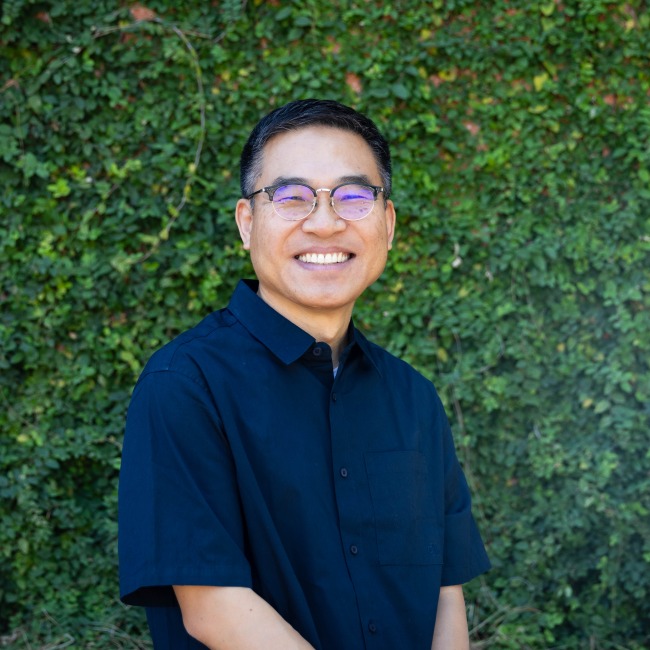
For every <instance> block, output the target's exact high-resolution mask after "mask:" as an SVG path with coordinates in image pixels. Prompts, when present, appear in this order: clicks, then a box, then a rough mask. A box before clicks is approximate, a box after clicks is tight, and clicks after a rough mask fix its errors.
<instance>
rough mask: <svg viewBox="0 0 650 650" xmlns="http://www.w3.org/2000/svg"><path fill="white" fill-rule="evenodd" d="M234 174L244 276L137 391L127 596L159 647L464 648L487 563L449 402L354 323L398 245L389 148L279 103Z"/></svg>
mask: <svg viewBox="0 0 650 650" xmlns="http://www.w3.org/2000/svg"><path fill="white" fill-rule="evenodd" d="M241 185H242V196H243V197H244V198H242V199H240V200H239V201H238V203H237V207H236V221H237V225H238V227H239V233H240V235H241V239H242V242H243V245H244V248H245V249H246V250H249V251H250V255H251V260H252V263H253V267H254V269H255V273H256V275H257V282H251V281H247V282H241V283H240V284H239V286H238V287H237V289H236V291H235V293H234V295H233V297H232V299H231V302H230V304H229V305H228V307H227V308H226V309H223V310H221V311H218V312H215V313H213V314H212V315H210V316H208V317H207V318H206V319H205V320H203V321H202V322H201V323H200V324H199V325H198V326H197V327H195V328H193V329H191V330H190V331H188V332H186V333H184V334H183V335H181V336H179V337H178V338H177V339H175V340H174V341H172V342H171V343H170V344H168V345H166V346H165V347H163V348H162V349H161V350H159V351H158V352H157V353H156V354H155V355H154V356H153V357H152V359H151V360H150V361H149V363H148V364H147V366H146V368H145V370H144V372H143V373H142V376H141V377H140V379H139V380H138V383H137V385H136V388H135V390H134V393H133V398H132V402H131V406H130V408H129V415H128V418H127V430H126V436H125V443H124V456H123V464H122V473H121V478H120V562H121V566H120V577H121V593H122V598H123V600H124V602H126V603H129V604H135V605H144V606H147V616H148V620H149V626H150V629H151V632H152V637H153V639H154V644H155V647H156V648H157V649H159V648H165V649H167V648H168V649H170V650H171V649H173V650H179V649H183V648H204V647H208V648H213V649H218V650H231V649H238V650H240V649H246V650H248V649H259V648H262V649H264V650H287V649H293V648H295V649H304V648H316V649H319V650H362V649H364V648H368V649H371V648H377V649H378V650H389V649H390V650H396V649H402V648H403V649H405V650H418V649H422V650H425V649H426V650H429V649H430V648H433V649H434V650H441V649H444V650H461V649H467V648H468V647H469V642H468V632H467V622H466V615H465V604H464V599H463V592H462V587H461V584H462V583H463V582H466V581H467V580H470V579H471V578H473V577H474V576H476V575H478V574H479V573H481V572H483V571H485V570H487V569H488V568H489V562H488V559H487V556H486V554H485V550H484V548H483V544H482V542H481V539H480V536H479V534H478V531H477V529H476V525H475V523H474V520H473V518H472V514H471V508H470V497H469V493H468V489H467V484H466V482H465V478H464V476H463V474H462V471H461V469H460V466H459V464H458V461H457V459H456V455H455V451H454V447H453V442H452V438H451V434H450V431H449V425H448V422H447V419H446V417H445V414H444V412H443V409H442V406H441V403H440V400H439V399H438V396H437V394H436V392H435V389H434V388H433V386H432V385H431V384H430V382H428V381H427V380H426V379H424V378H423V377H422V376H421V375H419V374H418V373H417V372H416V371H415V370H413V369H412V368H411V367H410V366H408V365H407V364H406V363H404V362H402V361H400V360H398V359H396V358H394V357H392V356H391V355H389V354H388V353H387V352H385V351H384V350H382V349H381V348H379V347H377V346H375V345H373V344H372V343H369V342H368V341H367V340H366V339H365V338H364V336H363V335H362V334H361V333H360V332H359V331H358V330H356V329H355V328H354V326H353V325H352V321H351V316H352V309H353V306H354V303H355V301H356V299H357V298H358V297H359V295H360V294H361V293H362V292H363V291H364V289H366V287H368V286H369V285H370V284H372V283H373V282H374V281H375V280H376V279H377V278H378V277H379V275H380V274H381V273H382V271H383V269H384V266H385V263H386V257H387V253H388V250H389V249H390V248H391V245H392V241H393V235H394V229H395V208H394V206H393V203H392V201H391V200H390V199H389V196H390V187H391V163H390V153H389V149H388V145H387V143H386V141H385V140H384V138H383V137H382V136H381V134H380V133H379V131H378V130H377V128H376V126H375V125H374V124H373V123H372V122H371V121H370V120H369V119H368V118H367V117H365V116H363V115H361V114H359V113H357V112H356V111H354V110H352V109H350V108H348V107H345V106H343V105H341V104H338V103H336V102H332V101H319V100H304V101H298V102H292V103H290V104H287V105H286V106H283V107H281V108H279V109H277V110H275V111H273V112H272V113H271V114H269V115H267V116H266V117H265V118H263V119H262V120H261V122H260V123H259V124H258V125H257V126H256V127H255V129H254V130H253V132H252V133H251V135H250V137H249V140H248V142H247V143H246V146H245V147H244V151H243V154H242V158H241ZM434 626H435V629H434Z"/></svg>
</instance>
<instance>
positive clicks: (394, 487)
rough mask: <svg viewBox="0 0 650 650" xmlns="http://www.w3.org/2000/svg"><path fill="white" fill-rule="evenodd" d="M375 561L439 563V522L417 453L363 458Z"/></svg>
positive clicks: (382, 453) (429, 483) (423, 464)
mask: <svg viewBox="0 0 650 650" xmlns="http://www.w3.org/2000/svg"><path fill="white" fill-rule="evenodd" d="M364 458H365V462H366V472H367V475H368V484H369V486H370V494H371V497H372V507H373V512H374V520H375V528H376V533H377V548H378V552H379V563H380V564H384V565H406V564H411V565H431V564H442V524H441V518H440V517H436V503H437V502H438V499H436V498H435V495H433V494H432V493H431V492H432V481H431V477H430V476H429V474H428V470H427V464H426V460H425V458H424V456H423V455H422V454H421V453H420V452H419V451H379V452H366V453H365V454H364Z"/></svg>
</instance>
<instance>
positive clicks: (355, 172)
mask: <svg viewBox="0 0 650 650" xmlns="http://www.w3.org/2000/svg"><path fill="white" fill-rule="evenodd" d="M359 176H361V177H366V178H367V179H368V183H370V184H372V185H381V177H380V175H379V169H378V167H377V163H376V162H375V158H374V156H373V154H372V151H371V149H370V147H369V146H368V144H367V143H366V142H365V140H363V138H361V137H360V136H358V135H356V134H354V133H351V132H349V131H344V130H341V129H336V128H330V127H321V126H315V127H306V128H303V129H299V130H294V131H289V132H287V133H283V134H281V135H278V136H275V137H274V138H272V139H271V140H270V141H269V142H268V143H267V144H266V146H265V148H264V151H263V159H262V174H261V177H260V178H259V179H258V182H257V183H256V186H255V189H256V190H257V189H259V188H261V187H268V186H269V185H273V184H275V183H276V182H278V179H293V180H294V182H297V181H298V179H300V181H299V182H303V183H305V184H307V185H311V187H313V188H316V189H318V188H330V189H332V188H334V187H336V186H337V185H339V184H341V183H343V182H346V180H347V177H359ZM254 206H255V207H254V210H251V207H250V202H249V201H247V200H245V199H241V200H240V201H239V202H238V204H237V225H238V226H239V231H240V234H241V238H242V241H243V243H244V248H246V249H248V250H250V254H251V260H252V263H253V268H254V269H255V273H256V275H257V277H258V279H259V283H260V288H259V294H260V296H261V297H262V299H263V300H264V301H265V302H267V303H268V304H269V305H271V306H272V307H273V308H274V309H275V310H276V311H278V312H280V313H281V314H283V315H284V316H285V317H287V318H289V320H292V321H293V322H296V323H298V324H300V323H304V322H306V321H308V320H309V318H310V315H314V314H315V313H324V312H328V313H331V314H335V313H338V314H339V315H340V316H342V317H344V318H349V317H350V314H351V312H352V307H353V306H354V302H355V300H356V299H357V298H358V297H359V295H360V294H361V293H362V292H363V290H364V289H365V288H366V287H368V286H369V285H370V284H372V283H373V282H374V281H375V280H376V279H377V278H378V277H379V275H380V274H381V272H382V271H383V269H384V266H385V264H386V256H387V253H388V250H389V249H390V248H391V242H392V239H393V231H394V226H395V210H394V208H393V204H392V202H391V201H388V205H387V206H384V201H383V196H382V195H381V193H380V194H379V195H378V198H377V201H376V202H375V205H374V208H373V209H372V211H371V212H370V214H369V215H368V216H367V217H365V218H363V219H361V220H359V221H344V220H343V219H341V218H340V217H339V216H338V215H337V214H336V213H335V212H334V210H333V209H332V207H331V205H330V203H329V193H328V192H319V193H318V205H317V206H316V208H315V209H314V211H313V212H312V213H311V214H310V215H309V216H308V217H307V218H306V219H303V220H302V221H286V220H284V219H282V218H281V217H280V216H278V215H277V214H276V213H275V211H274V210H273V205H272V203H271V202H270V201H269V199H268V195H267V194H265V193H261V194H258V195H257V196H256V197H255V201H254ZM319 253H322V254H324V255H325V254H328V253H329V254H333V255H334V256H335V259H337V260H343V261H336V262H333V263H332V262H331V261H330V263H326V264H323V263H320V264H319V263H317V262H316V261H315V258H313V257H312V255H313V254H319ZM329 259H330V260H331V258H329Z"/></svg>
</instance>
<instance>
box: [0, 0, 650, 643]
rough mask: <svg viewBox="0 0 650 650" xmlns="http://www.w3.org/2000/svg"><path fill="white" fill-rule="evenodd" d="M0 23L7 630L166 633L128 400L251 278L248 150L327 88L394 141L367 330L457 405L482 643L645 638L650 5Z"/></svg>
mask: <svg viewBox="0 0 650 650" xmlns="http://www.w3.org/2000/svg"><path fill="white" fill-rule="evenodd" d="M0 11H1V17H0V116H1V120H0V161H1V162H0V215H1V216H0V283H1V285H0V304H1V306H2V308H1V310H0V369H1V375H0V400H1V403H2V407H1V408H0V424H1V427H2V434H1V438H0V445H1V446H0V459H1V460H0V463H1V470H2V471H0V495H1V496H2V501H1V503H2V505H1V506H0V507H1V509H2V510H1V511H0V513H1V516H2V523H3V525H2V529H1V531H0V621H1V622H2V625H3V629H0V633H1V634H4V635H5V637H3V639H2V644H3V645H4V646H6V647H15V648H23V647H35V645H37V644H42V645H44V644H46V643H55V644H56V643H58V644H63V643H66V642H68V641H69V639H70V638H72V639H73V641H74V642H76V643H77V644H78V645H81V644H83V645H84V646H85V647H97V648H103V647H109V646H110V647H125V648H126V647H146V642H145V641H143V640H142V639H143V638H144V637H143V635H142V630H143V626H144V623H143V617H142V613H141V612H139V611H137V610H127V609H125V608H124V607H122V606H121V605H120V604H119V603H118V599H117V578H116V523H115V508H116V484H117V477H118V468H119V455H120V447H121V435H122V427H123V422H124V415H125V409H126V406H127V403H128V398H129V394H130V390H131V388H132V386H133V383H134V381H135V379H136V377H137V375H138V373H139V371H140V369H141V368H142V365H143V363H144V362H145V360H146V359H147V358H148V356H149V355H150V353H151V352H152V351H153V350H154V349H155V348H156V347H158V346H160V345H161V344H163V343H164V342H165V341H167V340H168V339H169V338H171V337H172V336H174V335H175V334H176V333H178V332H180V331H182V330H183V329H185V328H187V327H189V326H191V325H192V324H193V323H195V322H196V321H198V320H199V319H200V318H201V317H202V315H204V314H206V313H208V312H209V311H211V310H212V309H215V308H217V307H220V306H222V305H224V304H225V303H226V301H227V300H228V297H229V295H230V293H231V291H232V289H233V288H234V285H235V284H236V282H237V280H238V279H239V278H240V277H242V276H249V275H250V273H251V269H250V265H249V262H248V259H247V256H246V255H245V254H244V252H243V251H242V250H241V248H240V246H239V245H238V243H237V237H236V229H235V227H234V223H233V216H232V215H233V206H234V203H235V201H236V199H237V198H238V196H239V190H238V177H237V164H238V154H239V151H240V149H241V146H242V144H243V142H244V140H245V138H246V136H247V133H248V131H249V130H250V128H251V127H252V126H253V125H254V123H255V122H256V121H257V120H258V119H259V117H260V116H261V115H263V114H264V113H266V112H268V111H269V110H270V109H271V108H273V107H274V106H278V105H281V104H282V103H284V102H286V101H289V100H291V99H296V98H301V97H309V96H320V97H327V98H334V99H338V100H340V101H343V102H345V103H349V104H351V105H353V106H355V107H357V108H358V109H360V110H362V111H364V112H367V113H368V114H369V115H370V116H371V117H373V118H374V119H375V120H376V121H377V123H378V124H379V125H380V127H381V128H382V130H383V131H384V132H385V133H386V135H387V136H388V137H389V139H390V141H391V143H392V145H393V152H394V166H395V179H394V187H395V189H394V196H393V198H394V200H395V202H396V205H397V210H398V216H399V232H398V241H397V243H396V246H395V249H394V250H393V252H392V256H391V259H390V261H389V267H388V269H387V271H386V273H385V274H384V276H383V277H382V279H381V280H380V281H378V282H377V283H376V285H374V286H373V287H372V288H371V289H370V290H369V291H368V292H367V295H366V297H365V300H363V302H361V303H360V304H359V305H358V308H357V311H356V316H355V318H356V321H357V323H358V324H359V325H360V326H361V327H363V328H364V329H365V330H367V331H368V333H369V335H370V336H371V338H373V339H374V340H376V341H377V342H379V343H381V344H384V345H386V346H388V347H389V348H390V349H391V350H392V351H394V352H395V353H397V354H399V355H400V356H402V357H404V358H405V359H407V360H409V361H410V362H412V363H413V364H414V365H416V366H417V367H418V368H420V369H421V370H422V371H423V372H424V373H425V374H426V375H428V376H430V377H431V378H432V379H433V380H434V381H435V383H436V384H437V386H438V389H439V390H440V392H441V394H442V396H443V398H444V400H445V403H446V406H447V408H448V412H449V414H450V417H451V419H452V422H453V424H454V428H455V434H456V440H457V444H458V447H459V452H460V455H461V457H462V459H463V463H464V466H465V468H466V471H467V474H468V477H469V479H470V482H471V484H472V488H473V492H474V495H475V507H476V511H477V516H478V518H479V523H480V526H481V529H482V532H483V534H484V537H485V539H486V541H487V543H488V545H489V551H490V555H491V558H492V561H493V564H494V569H493V571H492V572H491V573H490V574H488V575H487V576H486V577H484V578H481V579H480V580H477V581H475V582H474V583H473V584H472V585H470V587H469V589H468V592H467V600H468V606H469V612H470V623H471V626H472V628H473V633H472V637H473V640H474V642H475V644H476V648H483V647H485V648H503V649H513V650H514V649H515V648H516V649H519V648H534V649H538V648H563V649H570V648H590V649H591V648H594V649H596V648H597V649H600V650H609V649H612V650H613V649H615V648H616V649H620V648H628V649H630V650H640V649H641V648H644V647H647V646H648V644H650V627H649V624H648V621H650V606H649V605H648V603H649V602H650V524H649V522H650V454H649V452H648V445H647V431H648V419H649V415H650V406H649V405H650V372H649V370H650V369H649V368H648V365H649V363H648V354H649V350H650V303H649V299H648V298H649V294H650V234H649V233H650V104H649V101H648V97H649V96H650V65H649V61H648V58H649V57H648V46H647V43H648V41H649V38H650V33H649V32H650V13H649V12H648V9H647V6H646V3H644V2H642V1H641V0H630V1H628V2H604V1H601V0H567V1H566V2H564V3H558V2H553V1H549V2H546V1H543V2H533V3H530V2H522V1H521V0H511V1H509V2H508V1H506V0H496V1H495V2H492V3H481V2H475V1H470V0H450V1H447V2H442V0H434V1H432V2H427V3H421V2H414V1H411V0H396V1H395V2H394V3H390V4H387V3H382V2H374V1H363V2H361V1H358V2H357V1H352V2H339V1H336V0H332V1H330V2H320V1H319V2H317V1H316V0H304V1H302V2H295V1H290V0H274V1H272V2H262V1H261V0H255V1H252V2H240V1H239V0H223V1H222V2H214V3H199V2H190V3H182V7H181V6H180V5H179V6H177V5H175V4H174V3H166V2H163V1H161V0H156V1H153V0H152V2H151V3H150V4H147V5H146V6H143V5H132V6H131V7H129V6H118V5H116V4H115V3H112V2H108V1H106V0H103V1H94V2H87V1H85V2H75V3H72V2H70V1H69V0H61V1H58V2H52V1H49V2H48V1H44V2H35V1H33V0H5V1H4V3H3V4H2V5H1V9H0ZM138 639H140V641H138ZM138 644H141V646H140V645H138ZM57 647H63V645H57Z"/></svg>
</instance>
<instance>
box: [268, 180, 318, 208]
mask: <svg viewBox="0 0 650 650" xmlns="http://www.w3.org/2000/svg"><path fill="white" fill-rule="evenodd" d="M313 200H314V195H313V193H312V192H311V190H310V189H309V188H308V187H305V186H304V185H282V186H280V187H278V188H277V189H276V190H275V192H274V194H273V203H276V204H278V205H284V204H286V203H293V202H305V201H308V202H309V203H311V202H313Z"/></svg>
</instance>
